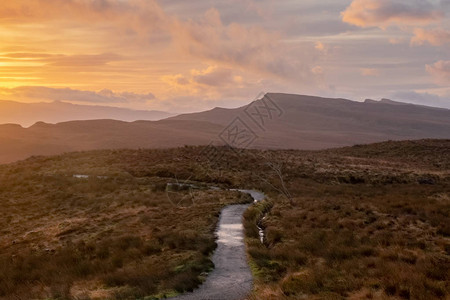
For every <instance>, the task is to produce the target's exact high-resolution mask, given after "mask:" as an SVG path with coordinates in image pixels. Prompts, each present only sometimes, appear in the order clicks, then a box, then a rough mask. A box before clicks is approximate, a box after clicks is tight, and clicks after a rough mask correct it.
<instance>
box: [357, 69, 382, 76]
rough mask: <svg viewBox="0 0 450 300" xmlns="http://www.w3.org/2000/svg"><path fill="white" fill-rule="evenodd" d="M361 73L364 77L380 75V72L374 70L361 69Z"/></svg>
mask: <svg viewBox="0 0 450 300" xmlns="http://www.w3.org/2000/svg"><path fill="white" fill-rule="evenodd" d="M360 73H361V75H362V76H378V75H380V71H379V70H377V69H373V68H362V69H360Z"/></svg>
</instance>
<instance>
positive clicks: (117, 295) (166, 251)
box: [0, 140, 450, 300]
mask: <svg viewBox="0 0 450 300" xmlns="http://www.w3.org/2000/svg"><path fill="white" fill-rule="evenodd" d="M446 149H447V150H448V149H450V140H420V141H402V142H385V143H377V144H371V145H364V146H353V147H347V148H341V149H332V150H323V151H303V150H276V151H262V150H254V149H252V150H244V151H242V152H240V153H236V152H235V151H231V150H229V149H228V148H220V149H218V150H221V151H223V152H222V153H223V157H222V159H219V160H216V161H214V162H208V159H207V157H204V156H202V153H204V152H203V151H204V148H203V147H181V148H173V149H164V150H161V149H159V150H158V149H141V150H130V149H124V150H99V151H88V152H75V153H67V154H63V155H58V156H50V157H32V158H29V159H27V160H23V161H19V162H16V163H12V164H8V165H0V205H1V206H2V214H0V228H2V229H1V238H0V299H5V300H6V299H8V300H9V299H98V300H100V299H143V298H145V297H147V296H151V295H153V296H154V298H152V297H148V299H161V298H162V299H164V298H165V297H166V296H170V295H174V294H176V293H182V292H185V291H189V290H191V289H192V288H193V287H195V286H197V285H198V284H199V283H200V282H201V280H202V279H203V278H204V276H205V273H204V272H205V271H208V270H210V268H211V267H212V266H211V262H210V260H209V258H210V254H211V251H212V249H214V247H215V245H214V238H215V236H214V234H213V232H214V228H215V225H216V223H217V221H218V215H219V211H220V209H221V208H222V207H223V206H224V205H227V204H230V203H242V202H246V201H249V200H251V199H248V197H247V198H246V197H243V196H242V195H239V193H237V192H235V191H225V190H223V191H219V190H217V187H222V188H254V189H258V190H260V191H263V192H264V193H265V194H266V195H267V199H268V200H267V201H264V202H260V203H259V204H256V205H254V206H252V207H251V208H250V209H249V210H248V211H247V212H246V213H245V223H244V227H245V232H246V239H245V241H246V243H247V249H248V257H249V259H250V260H251V264H252V268H253V271H254V276H255V278H254V291H253V294H252V295H251V296H250V298H249V299H252V300H253V299H255V300H259V299H274V300H275V299H299V298H306V299H379V300H381V299H393V300H394V299H427V300H428V299H447V298H448V295H449V293H450V291H449V286H448V282H449V280H450V278H449V273H448V266H449V263H450V256H449V255H450V244H449V239H448V238H449V236H450V226H449V224H450V222H448V220H449V211H450V206H449V205H450V202H449V192H450V181H449V180H450V173H449V167H448V166H449V164H450V157H449V152H448V151H445V150H446ZM270 163H272V164H273V163H275V164H280V165H282V166H283V168H282V170H283V171H282V174H283V176H284V178H285V183H286V188H287V189H288V191H289V193H290V195H291V197H290V198H287V197H285V196H283V195H282V194H280V192H279V191H278V188H279V187H280V181H279V178H278V177H277V176H276V174H275V173H274V172H273V170H272V169H271V168H270V167H269V166H270ZM80 174H81V175H84V176H74V175H80ZM175 182H182V183H186V185H185V187H184V188H178V189H173V188H171V187H173V183H175ZM190 184H194V185H195V186H196V187H198V188H195V189H194V188H191V187H192V186H191V185H190ZM208 186H214V187H216V188H215V189H213V190H209V189H207V188H206V187H208ZM263 216H265V218H264V219H263V220H262V217H263ZM256 225H258V226H260V227H262V228H263V229H264V241H263V243H261V242H260V239H259V238H260V237H259V231H258V228H257V227H256Z"/></svg>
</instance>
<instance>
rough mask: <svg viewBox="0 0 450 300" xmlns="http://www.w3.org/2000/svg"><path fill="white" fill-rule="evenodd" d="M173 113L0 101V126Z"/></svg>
mask: <svg viewBox="0 0 450 300" xmlns="http://www.w3.org/2000/svg"><path fill="white" fill-rule="evenodd" d="M173 115H174V114H170V113H167V112H162V111H146V110H132V109H126V108H118V107H110V106H93V105H78V104H72V103H67V102H61V101H54V102H50V103H46V102H41V103H21V102H14V101H6V100H0V124H7V123H12V124H20V125H22V126H25V127H28V126H30V125H33V124H34V123H36V122H46V123H59V122H66V121H72V120H96V119H114V120H121V121H129V122H130V121H136V120H151V121H155V120H160V119H164V118H167V117H170V116H173Z"/></svg>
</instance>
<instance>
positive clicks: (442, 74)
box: [426, 60, 450, 85]
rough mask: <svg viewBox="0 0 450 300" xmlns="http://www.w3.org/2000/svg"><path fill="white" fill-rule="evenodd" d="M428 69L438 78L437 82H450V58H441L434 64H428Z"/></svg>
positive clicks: (446, 83)
mask: <svg viewBox="0 0 450 300" xmlns="http://www.w3.org/2000/svg"><path fill="white" fill-rule="evenodd" d="M426 70H427V72H428V73H430V74H431V75H432V76H433V77H434V78H435V79H436V82H437V83H439V84H443V85H448V84H450V60H447V61H445V60H440V61H438V62H436V63H434V64H432V65H426Z"/></svg>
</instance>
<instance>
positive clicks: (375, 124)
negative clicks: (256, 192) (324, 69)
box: [0, 94, 450, 162]
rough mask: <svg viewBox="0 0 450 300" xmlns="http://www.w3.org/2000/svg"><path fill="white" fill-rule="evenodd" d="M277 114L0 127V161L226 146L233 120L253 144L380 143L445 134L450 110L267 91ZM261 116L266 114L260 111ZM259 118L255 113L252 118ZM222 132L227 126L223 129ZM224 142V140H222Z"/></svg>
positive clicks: (223, 112)
mask: <svg viewBox="0 0 450 300" xmlns="http://www.w3.org/2000/svg"><path fill="white" fill-rule="evenodd" d="M268 96H269V97H270V98H271V99H272V101H273V103H275V104H276V106H274V107H277V109H278V108H280V111H278V110H277V109H276V110H273V111H271V113H272V114H273V116H272V120H269V118H265V119H264V120H265V121H264V122H265V123H264V126H261V127H259V126H258V125H257V124H256V123H255V122H254V121H252V120H251V119H250V118H249V117H248V115H247V114H245V109H247V110H248V111H250V112H252V111H254V110H252V109H254V108H255V107H257V108H258V110H259V112H260V114H261V115H264V113H265V110H264V106H263V105H261V104H262V102H261V100H258V101H256V102H253V103H251V104H249V105H248V106H244V107H240V108H236V109H224V108H215V109H213V110H210V111H205V112H201V113H193V114H184V115H180V116H176V117H172V118H169V119H165V120H161V121H137V122H131V123H128V122H122V121H114V120H93V121H71V122H63V123H58V124H55V125H52V124H46V123H42V122H39V123H37V124H35V125H33V126H31V127H30V128H22V127H21V126H19V125H0V145H1V147H0V162H10V161H14V160H18V159H23V158H26V157H28V156H30V155H45V154H57V153H62V152H68V151H77V150H91V149H105V148H115V149H117V148H144V147H150V148H166V147H175V146H183V145H206V144H208V143H209V142H210V141H213V140H215V141H218V142H220V143H224V142H223V140H221V139H220V138H219V136H220V135H221V133H222V137H223V132H226V130H225V129H226V128H227V126H228V125H229V124H230V123H231V122H232V121H233V120H236V118H239V121H240V122H242V123H244V124H246V126H248V128H249V129H250V130H251V131H252V132H253V133H254V134H255V135H257V136H258V138H257V139H256V140H255V141H254V142H253V143H252V144H251V145H250V147H256V148H291V149H293V148H294V149H324V148H331V147H340V146H347V145H354V144H363V143H371V142H379V141H385V140H407V139H423V138H445V139H450V110H448V109H440V108H432V107H425V106H418V105H412V104H401V105H400V104H399V103H398V102H393V101H390V100H383V101H373V100H367V101H366V102H363V103H362V102H355V101H350V100H345V99H327V98H319V97H311V96H300V95H288V94H268ZM265 115H267V111H266V114H265ZM254 118H256V119H257V117H254ZM224 130H225V131H224ZM225 140H226V139H225Z"/></svg>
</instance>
